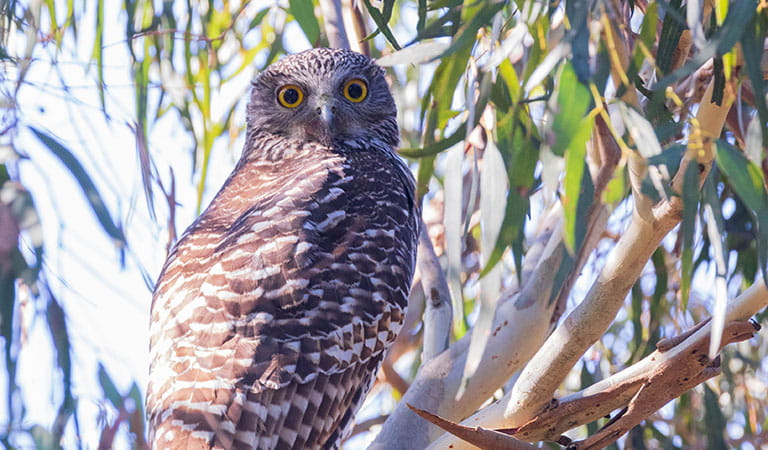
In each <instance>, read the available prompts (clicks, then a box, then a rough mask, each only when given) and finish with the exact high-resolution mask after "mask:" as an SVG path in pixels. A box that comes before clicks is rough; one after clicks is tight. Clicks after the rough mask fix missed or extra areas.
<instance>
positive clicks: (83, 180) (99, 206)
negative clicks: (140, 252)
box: [29, 127, 126, 246]
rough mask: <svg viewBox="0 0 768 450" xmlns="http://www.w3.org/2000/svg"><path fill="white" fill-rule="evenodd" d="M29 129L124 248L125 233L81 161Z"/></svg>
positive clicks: (32, 129)
mask: <svg viewBox="0 0 768 450" xmlns="http://www.w3.org/2000/svg"><path fill="white" fill-rule="evenodd" d="M29 129H30V130H31V131H32V133H34V134H35V136H37V138H38V139H40V141H41V142H42V143H43V144H45V146H46V147H48V149H49V150H50V151H51V152H52V153H53V154H54V155H55V156H56V157H57V158H59V161H61V162H62V163H63V164H64V166H65V167H66V168H67V169H68V170H69V172H70V173H71V174H72V176H74V177H75V179H76V180H77V182H78V183H79V184H80V188H81V189H82V190H83V194H85V199H86V201H87V202H88V204H89V205H90V207H91V210H92V211H93V213H94V214H96V219H98V221H99V223H100V224H101V226H102V228H103V229H104V231H106V233H107V234H108V235H109V236H110V237H111V238H112V239H114V240H115V241H117V244H118V245H120V246H124V245H125V243H126V242H125V236H124V235H123V231H122V230H121V229H120V227H118V226H117V225H115V222H114V221H113V220H112V217H111V216H110V214H109V210H108V209H107V205H106V204H105V203H104V200H103V199H102V197H101V194H100V193H99V191H98V189H96V185H95V184H93V181H92V180H91V177H89V176H88V173H87V172H86V171H85V168H84V167H83V166H82V164H80V161H78V160H77V158H76V157H75V155H73V154H72V152H71V151H69V149H67V148H66V147H64V146H63V145H62V144H61V143H60V142H59V141H57V140H56V139H55V138H53V137H52V136H50V135H48V134H46V133H45V132H43V131H41V130H38V129H37V128H34V127H29Z"/></svg>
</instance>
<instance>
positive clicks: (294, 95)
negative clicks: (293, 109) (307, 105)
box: [283, 88, 299, 105]
mask: <svg viewBox="0 0 768 450" xmlns="http://www.w3.org/2000/svg"><path fill="white" fill-rule="evenodd" d="M283 100H285V102H286V103H288V104H289V105H293V104H294V103H296V102H298V101H299V91H297V90H296V89H294V88H289V89H286V90H285V91H284V92H283Z"/></svg>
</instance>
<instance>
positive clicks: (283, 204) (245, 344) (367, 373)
mask: <svg viewBox="0 0 768 450" xmlns="http://www.w3.org/2000/svg"><path fill="white" fill-rule="evenodd" d="M364 162H365V164H360V161H349V160H348V159H342V158H338V157H334V158H327V157H326V158H316V159H311V158H309V159H304V160H302V161H301V164H300V165H299V164H293V165H291V164H282V165H281V166H282V167H280V170H276V169H275V167H274V166H275V164H274V163H272V164H271V165H270V166H269V167H258V164H251V165H245V166H243V168H241V169H240V170H238V171H236V174H237V175H233V178H231V179H230V180H229V181H228V182H227V184H226V185H225V188H223V189H222V191H221V192H220V193H219V195H218V196H217V199H216V200H215V201H214V202H213V204H212V206H211V208H209V211H212V213H211V214H208V211H207V212H206V214H208V216H206V214H204V215H203V216H202V217H201V220H199V221H198V222H197V223H196V226H193V227H192V228H191V229H190V231H189V232H188V233H187V234H186V235H185V237H184V238H183V239H182V240H180V243H179V245H178V246H177V248H176V250H175V252H174V254H173V256H172V258H171V259H170V260H169V262H168V264H167V266H166V269H165V270H164V273H163V275H162V276H161V281H160V283H159V284H158V288H157V291H156V292H157V293H156V298H155V305H154V307H153V327H155V329H153V333H152V334H153V344H152V345H153V351H152V353H153V366H154V367H153V374H156V373H161V374H162V373H164V374H163V375H159V376H157V377H156V376H153V377H151V378H152V380H151V384H152V386H151V388H150V394H149V400H148V403H150V405H149V407H150V414H152V415H153V416H152V420H153V423H154V424H155V430H156V433H161V434H168V437H169V438H170V439H169V440H168V441H167V442H169V443H170V442H174V443H179V440H180V438H181V437H182V435H183V436H186V438H185V440H186V439H197V438H199V439H201V441H202V442H207V443H208V444H216V445H220V446H223V447H230V446H232V445H237V444H243V443H249V445H250V446H253V447H255V448H276V447H280V446H285V445H287V446H289V447H304V446H306V447H317V446H319V445H321V444H323V443H326V442H328V443H332V442H335V441H336V440H338V438H339V437H340V435H339V433H340V431H341V430H342V429H343V428H344V426H345V425H346V424H347V423H349V422H350V421H351V417H352V415H353V414H354V410H355V409H356V406H357V405H359V403H360V402H361V401H362V399H363V398H364V394H365V392H366V391H367V389H368V387H369V384H370V382H371V381H372V378H371V375H372V374H373V372H375V369H376V368H377V367H378V365H379V363H380V361H381V357H382V354H383V349H384V348H385V346H386V344H387V343H389V342H391V341H392V340H393V339H394V337H395V335H396V333H397V331H398V329H399V326H400V323H401V321H402V316H403V313H404V307H405V302H406V299H407V293H408V288H409V284H410V277H411V272H412V266H413V254H414V253H415V236H416V234H415V224H414V217H415V216H414V211H415V206H414V204H413V192H412V191H413V186H412V183H413V182H412V179H410V177H409V174H408V173H407V169H404V170H405V171H404V172H403V167H396V170H395V171H394V173H393V172H392V171H391V170H389V169H388V167H391V163H392V161H364ZM397 163H399V161H397ZM399 164H400V165H401V166H402V163H399ZM297 165H299V166H300V169H301V170H298V169H297V167H295V166H297ZM366 167H367V169H366ZM243 174H245V175H248V176H243ZM254 181H257V182H258V183H257V184H258V185H259V188H258V189H256V190H254V189H253V188H249V187H252V186H254ZM238 199H242V201H243V202H248V204H249V205H250V206H248V207H247V208H245V209H243V208H241V209H239V210H238V208H237V206H236V203H237V200H238ZM225 200H226V201H225ZM217 211H218V212H220V213H225V215H230V214H231V213H232V212H233V211H236V212H237V213H239V214H235V215H233V216H234V217H237V220H235V221H233V222H231V223H229V224H224V225H223V224H222V222H221V221H219V220H218V219H217V217H216V214H215V213H216V212H217ZM156 324H162V325H158V326H155V325H156ZM159 336H162V339H161V338H159ZM164 361H170V363H168V364H166V363H165V362H164ZM153 402H154V403H155V404H154V405H153V404H152V403H153ZM334 433H336V434H334ZM160 437H161V438H162V437H163V436H160ZM254 443H255V444H254ZM187 444H188V443H187Z"/></svg>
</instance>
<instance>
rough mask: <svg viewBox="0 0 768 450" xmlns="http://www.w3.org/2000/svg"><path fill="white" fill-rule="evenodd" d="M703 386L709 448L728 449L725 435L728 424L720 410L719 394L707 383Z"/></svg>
mask: <svg viewBox="0 0 768 450" xmlns="http://www.w3.org/2000/svg"><path fill="white" fill-rule="evenodd" d="M702 386H704V424H705V425H706V426H705V428H706V432H707V448H708V449H721V448H728V444H726V443H725V435H724V433H725V429H726V425H728V423H727V420H726V419H725V416H724V415H723V411H722V410H720V402H719V401H718V399H717V394H715V392H714V391H713V390H712V389H710V387H709V386H708V385H707V383H702Z"/></svg>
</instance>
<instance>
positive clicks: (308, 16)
mask: <svg viewBox="0 0 768 450" xmlns="http://www.w3.org/2000/svg"><path fill="white" fill-rule="evenodd" d="M288 11H290V13H291V15H292V16H293V17H294V18H296V21H297V22H298V23H299V26H300V27H301V29H302V31H304V35H305V36H307V40H308V41H309V43H310V44H312V45H315V44H317V41H318V39H319V37H320V25H319V24H318V23H317V17H315V7H314V5H313V4H312V2H308V1H306V0H304V1H302V0H289V1H288Z"/></svg>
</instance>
